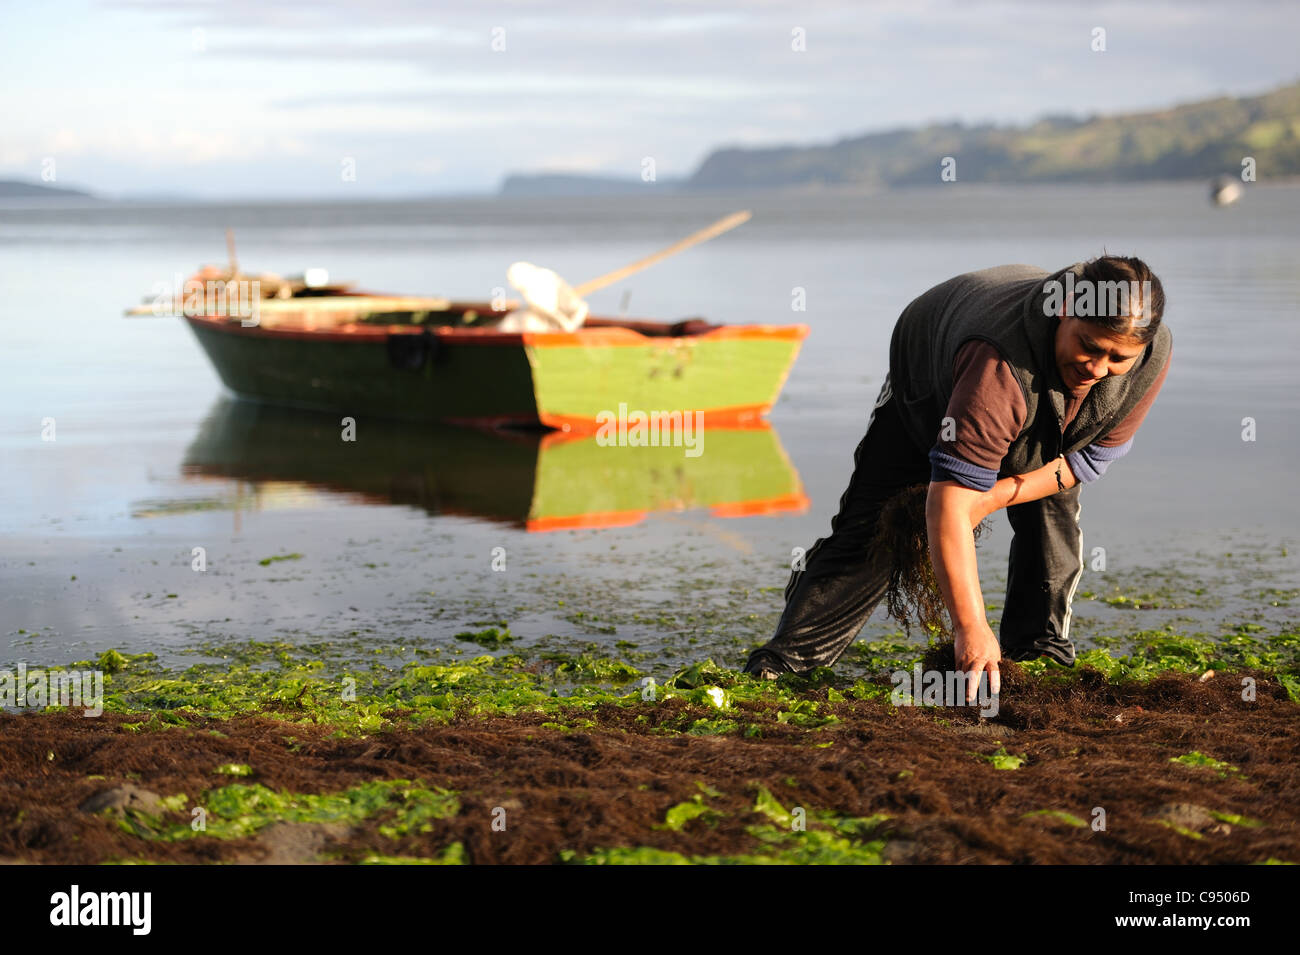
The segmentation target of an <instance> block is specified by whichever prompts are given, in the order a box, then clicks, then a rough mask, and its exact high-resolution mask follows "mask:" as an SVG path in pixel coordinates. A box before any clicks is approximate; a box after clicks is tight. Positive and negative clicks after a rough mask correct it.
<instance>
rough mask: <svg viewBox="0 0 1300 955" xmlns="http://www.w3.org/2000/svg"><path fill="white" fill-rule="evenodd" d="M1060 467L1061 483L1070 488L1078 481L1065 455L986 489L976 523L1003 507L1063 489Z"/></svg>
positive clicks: (1037, 498)
mask: <svg viewBox="0 0 1300 955" xmlns="http://www.w3.org/2000/svg"><path fill="white" fill-rule="evenodd" d="M1058 466H1059V467H1060V472H1061V485H1064V487H1065V488H1066V489H1069V488H1072V487H1074V486H1075V485H1076V484H1078V483H1079V481H1078V479H1077V478H1075V476H1074V472H1073V471H1071V470H1070V464H1069V462H1068V461H1066V460H1065V459H1064V458H1059V459H1053V460H1051V461H1049V462H1047V464H1045V465H1043V466H1042V467H1041V468H1038V470H1036V471H1030V472H1028V473H1027V474H1015V475H1012V476H1011V477H1005V478H1002V479H1001V480H999V481H998V482H997V483H995V484H994V485H993V487H992V489H991V490H988V491H985V492H984V494H983V495H982V496H981V498H980V501H979V504H978V505H977V506H976V508H975V512H974V517H975V518H978V520H976V521H975V523H977V524H978V523H979V521H980V520H983V519H984V518H986V517H988V516H989V515H990V514H992V513H993V512H994V511H1000V510H1001V509H1002V508H1004V507H1010V506H1011V505H1013V504H1027V503H1029V502H1030V501H1038V500H1041V499H1043V498H1045V497H1051V496H1052V495H1053V494H1056V493H1058V492H1059V491H1061V490H1062V488H1061V487H1060V486H1058V485H1057V483H1056V472H1057V467H1058Z"/></svg>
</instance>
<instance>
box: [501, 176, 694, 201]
mask: <svg viewBox="0 0 1300 955" xmlns="http://www.w3.org/2000/svg"><path fill="white" fill-rule="evenodd" d="M680 185H681V180H680V179H658V180H656V181H654V182H643V181H642V180H640V179H632V178H628V179H623V178H618V177H615V176H584V175H582V174H580V173H547V172H541V173H515V174H513V175H510V176H506V178H505V179H504V180H503V181H502V183H501V190H500V194H501V195H503V196H625V195H629V194H631V193H637V192H646V191H650V190H653V191H659V192H663V191H671V190H673V189H675V188H677V187H678V186H680Z"/></svg>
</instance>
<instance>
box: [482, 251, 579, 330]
mask: <svg viewBox="0 0 1300 955" xmlns="http://www.w3.org/2000/svg"><path fill="white" fill-rule="evenodd" d="M506 279H507V280H508V281H509V282H510V284H511V285H513V286H514V287H515V288H516V289H518V291H519V294H520V295H521V296H522V297H523V300H524V302H525V303H526V306H525V307H524V308H517V309H515V310H514V311H511V312H507V313H506V314H505V315H504V316H502V318H501V321H500V322H498V323H497V325H496V327H497V329H499V330H500V331H503V332H572V331H576V330H577V329H579V328H581V327H582V323H583V322H585V321H586V320H587V303H586V302H585V301H583V300H582V298H580V297H579V296H578V293H577V292H575V291H574V290H573V289H572V288H571V287H570V286H569V284H568V283H567V282H565V281H564V279H562V278H560V277H559V276H558V275H556V274H555V273H554V272H552V271H551V270H550V269H543V268H540V267H538V266H536V265H533V264H532V263H531V262H516V263H515V264H514V265H512V266H510V268H509V269H508V270H507V271H506Z"/></svg>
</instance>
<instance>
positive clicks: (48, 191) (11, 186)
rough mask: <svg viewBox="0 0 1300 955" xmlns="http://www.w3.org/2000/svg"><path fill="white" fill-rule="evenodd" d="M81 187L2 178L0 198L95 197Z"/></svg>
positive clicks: (0, 180) (0, 181)
mask: <svg viewBox="0 0 1300 955" xmlns="http://www.w3.org/2000/svg"><path fill="white" fill-rule="evenodd" d="M94 198H95V197H94V196H92V195H91V194H90V193H88V192H82V191H81V190H80V189H64V188H61V187H56V186H45V185H41V184H40V183H37V182H23V181H22V180H20V179H0V199H94Z"/></svg>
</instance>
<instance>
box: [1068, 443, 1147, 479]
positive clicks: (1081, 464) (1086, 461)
mask: <svg viewBox="0 0 1300 955" xmlns="http://www.w3.org/2000/svg"><path fill="white" fill-rule="evenodd" d="M1131 447H1133V439H1132V438H1129V439H1128V440H1127V441H1125V442H1124V443H1123V444H1118V445H1116V446H1115V447H1113V448H1108V447H1105V446H1103V445H1100V444H1090V445H1088V446H1087V447H1086V448H1084V449H1083V450H1081V451H1071V452H1070V453H1069V454H1067V455H1066V456H1065V460H1066V461H1067V462H1069V465H1070V470H1071V471H1073V472H1074V476H1075V477H1076V478H1078V479H1079V483H1080V484H1087V483H1088V482H1089V481H1095V480H1097V478H1099V477H1101V476H1102V475H1103V474H1105V473H1106V468H1108V467H1110V462H1112V461H1114V460H1116V459H1118V458H1122V457H1123V456H1124V455H1126V454H1128V452H1129V449H1130V448H1131Z"/></svg>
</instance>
